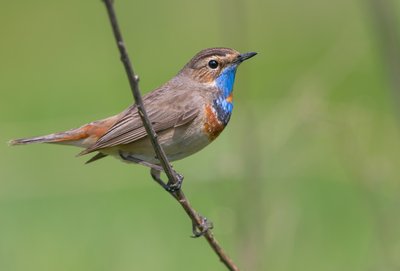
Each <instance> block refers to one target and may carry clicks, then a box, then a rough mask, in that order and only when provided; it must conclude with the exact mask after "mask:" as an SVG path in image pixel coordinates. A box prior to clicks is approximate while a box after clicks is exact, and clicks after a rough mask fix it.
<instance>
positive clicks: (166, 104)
mask: <svg viewBox="0 0 400 271" xmlns="http://www.w3.org/2000/svg"><path fill="white" fill-rule="evenodd" d="M172 91H173V93H171V92H172ZM189 96H192V95H187V92H185V91H175V90H170V93H167V92H166V91H165V90H164V89H158V90H156V91H154V92H152V93H150V94H149V95H146V96H145V97H144V99H143V102H144V104H145V108H146V110H147V114H148V116H149V119H150V121H151V123H152V125H153V128H154V130H155V132H160V131H163V130H167V129H170V128H173V127H179V126H181V125H185V124H187V123H189V122H190V121H192V120H193V119H195V118H196V117H197V116H198V113H199V110H198V107H196V103H195V101H194V99H193V97H189ZM146 136H147V133H146V130H145V128H144V126H143V124H142V120H141V118H140V116H139V114H138V112H137V108H136V106H131V107H129V108H128V109H127V110H126V111H125V112H124V113H122V116H121V118H120V119H119V120H118V121H117V122H116V123H115V124H114V125H113V126H112V127H111V128H110V129H109V130H108V131H107V132H106V133H105V134H104V135H103V136H102V137H100V138H99V139H98V140H97V141H96V143H95V144H93V145H92V146H90V147H89V148H87V149H86V150H84V151H83V152H81V153H80V154H86V153H90V152H94V151H97V150H99V149H103V148H108V147H113V146H117V145H121V144H129V143H132V142H134V141H137V140H139V139H142V138H144V137H146Z"/></svg>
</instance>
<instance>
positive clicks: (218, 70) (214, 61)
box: [181, 48, 257, 94]
mask: <svg viewBox="0 0 400 271" xmlns="http://www.w3.org/2000/svg"><path fill="white" fill-rule="evenodd" d="M256 54H257V53H254V52H250V53H244V54H241V53H239V52H238V51H236V50H234V49H230V48H209V49H205V50H202V51H200V52H199V53H198V54H197V55H195V56H194V57H193V58H192V59H191V60H190V61H189V63H187V64H186V65H185V67H184V68H183V69H182V71H181V74H184V75H185V76H189V77H190V78H191V79H192V80H195V81H197V82H199V83H204V84H211V85H215V86H216V87H218V88H219V89H220V90H221V91H223V92H224V93H226V94H228V93H230V92H231V91H232V89H233V83H234V81H235V74H236V69H237V67H238V66H239V64H240V63H242V62H243V61H245V60H246V59H249V58H251V57H253V56H255V55H256Z"/></svg>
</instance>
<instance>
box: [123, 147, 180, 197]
mask: <svg viewBox="0 0 400 271" xmlns="http://www.w3.org/2000/svg"><path fill="white" fill-rule="evenodd" d="M119 156H120V157H121V159H122V160H125V161H128V162H132V163H135V164H140V165H143V166H146V167H149V168H150V169H151V170H150V174H151V177H152V178H153V180H155V181H156V182H157V183H158V184H159V185H161V186H162V187H163V188H164V189H165V190H167V191H168V192H171V193H173V192H175V191H178V190H179V189H181V187H182V183H183V175H181V174H179V173H178V172H176V171H175V170H174V172H175V176H176V177H177V182H171V181H168V182H167V183H165V182H164V181H163V180H162V179H161V177H160V174H161V172H162V171H164V169H163V168H162V166H160V165H156V164H152V163H149V162H146V161H143V160H141V159H138V158H136V157H133V156H132V155H129V154H128V155H127V154H125V153H123V152H120V153H119Z"/></svg>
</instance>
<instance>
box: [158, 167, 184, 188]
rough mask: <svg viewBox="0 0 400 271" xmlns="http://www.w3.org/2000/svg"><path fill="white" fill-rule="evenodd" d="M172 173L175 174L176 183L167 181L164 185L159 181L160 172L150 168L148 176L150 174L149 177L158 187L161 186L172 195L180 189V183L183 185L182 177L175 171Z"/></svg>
mask: <svg viewBox="0 0 400 271" xmlns="http://www.w3.org/2000/svg"><path fill="white" fill-rule="evenodd" d="M174 172H175V176H176V179H177V181H176V182H170V181H168V182H167V183H165V182H164V181H163V180H162V179H161V176H160V175H161V171H160V170H157V169H155V168H152V169H151V171H150V174H151V177H153V180H155V181H156V182H157V183H158V184H159V185H161V186H162V187H163V188H164V189H165V190H166V191H168V192H169V193H174V192H176V191H178V190H180V189H181V187H182V183H183V175H181V174H179V173H178V172H176V171H174Z"/></svg>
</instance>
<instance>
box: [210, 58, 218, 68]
mask: <svg viewBox="0 0 400 271" xmlns="http://www.w3.org/2000/svg"><path fill="white" fill-rule="evenodd" d="M208 67H210V68H211V69H216V68H217V67H218V62H217V61H216V60H210V61H209V62H208Z"/></svg>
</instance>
